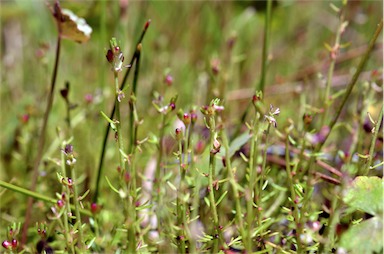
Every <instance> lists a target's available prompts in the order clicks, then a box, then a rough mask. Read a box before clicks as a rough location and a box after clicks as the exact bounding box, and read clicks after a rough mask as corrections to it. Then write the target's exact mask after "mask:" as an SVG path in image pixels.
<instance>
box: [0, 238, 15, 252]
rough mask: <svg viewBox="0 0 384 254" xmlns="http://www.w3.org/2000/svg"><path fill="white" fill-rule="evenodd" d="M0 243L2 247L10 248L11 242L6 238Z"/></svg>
mask: <svg viewBox="0 0 384 254" xmlns="http://www.w3.org/2000/svg"><path fill="white" fill-rule="evenodd" d="M1 245H3V247H4V248H5V249H7V250H9V249H11V248H12V244H11V243H10V242H9V241H7V240H5V241H3V243H2V244H1Z"/></svg>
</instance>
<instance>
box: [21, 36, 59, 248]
mask: <svg viewBox="0 0 384 254" xmlns="http://www.w3.org/2000/svg"><path fill="white" fill-rule="evenodd" d="M60 49H61V36H60V34H59V35H58V36H57V44H56V59H55V67H54V68H53V74H52V80H51V89H50V91H49V95H48V103H47V107H46V109H45V113H44V119H43V126H42V128H41V132H40V137H39V147H38V150H37V155H36V159H35V164H34V166H33V171H32V183H31V188H30V189H31V191H35V190H36V184H37V179H38V177H39V165H40V162H41V159H42V158H43V150H44V145H45V133H46V130H47V125H48V119H49V114H50V112H51V108H52V104H53V98H54V94H55V93H54V92H55V85H56V77H57V71H58V69H59V59H60ZM32 204H33V199H32V198H28V201H27V210H26V212H25V221H24V225H23V232H22V237H21V245H24V244H26V242H27V233H28V232H27V231H28V227H29V222H30V220H31V212H32V207H33V206H32Z"/></svg>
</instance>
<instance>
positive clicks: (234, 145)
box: [229, 132, 251, 158]
mask: <svg viewBox="0 0 384 254" xmlns="http://www.w3.org/2000/svg"><path fill="white" fill-rule="evenodd" d="M250 138H251V135H249V133H248V132H245V133H243V134H241V135H240V136H238V137H237V138H235V139H234V140H233V141H232V142H231V145H230V146H229V158H231V157H232V156H233V155H234V154H235V152H236V151H238V150H240V148H241V147H242V146H243V145H244V144H245V143H247V142H248V140H249V139H250Z"/></svg>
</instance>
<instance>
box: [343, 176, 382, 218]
mask: <svg viewBox="0 0 384 254" xmlns="http://www.w3.org/2000/svg"><path fill="white" fill-rule="evenodd" d="M383 190H384V182H383V180H382V179H380V178H379V177H376V176H372V177H367V176H359V177H356V179H355V180H354V181H353V182H352V184H351V187H350V188H348V189H347V192H346V194H345V196H344V198H343V201H344V202H345V203H346V204H347V205H349V206H350V207H353V208H355V209H358V210H361V211H364V212H366V213H369V214H372V215H376V216H382V213H383Z"/></svg>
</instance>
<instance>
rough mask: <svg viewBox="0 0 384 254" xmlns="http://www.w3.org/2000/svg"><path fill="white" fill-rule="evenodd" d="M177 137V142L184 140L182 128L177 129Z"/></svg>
mask: <svg viewBox="0 0 384 254" xmlns="http://www.w3.org/2000/svg"><path fill="white" fill-rule="evenodd" d="M175 135H176V139H177V140H181V139H182V138H183V131H182V130H181V128H176V130H175Z"/></svg>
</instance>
